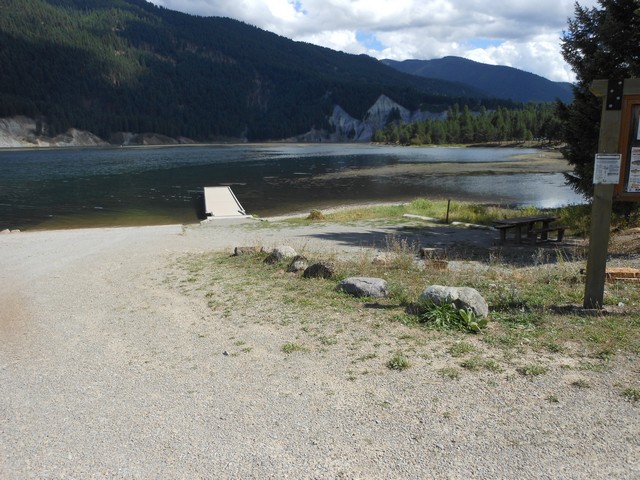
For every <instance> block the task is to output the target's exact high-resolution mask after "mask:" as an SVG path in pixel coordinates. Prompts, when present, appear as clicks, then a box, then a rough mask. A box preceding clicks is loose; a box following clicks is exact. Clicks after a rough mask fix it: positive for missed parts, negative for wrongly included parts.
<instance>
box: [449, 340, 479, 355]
mask: <svg viewBox="0 0 640 480" xmlns="http://www.w3.org/2000/svg"><path fill="white" fill-rule="evenodd" d="M475 350H476V347H475V346H474V345H472V344H470V343H467V342H458V343H455V344H453V345H451V346H450V347H449V348H448V349H447V352H449V355H451V356H452V357H462V356H464V355H466V354H467V353H471V352H475Z"/></svg>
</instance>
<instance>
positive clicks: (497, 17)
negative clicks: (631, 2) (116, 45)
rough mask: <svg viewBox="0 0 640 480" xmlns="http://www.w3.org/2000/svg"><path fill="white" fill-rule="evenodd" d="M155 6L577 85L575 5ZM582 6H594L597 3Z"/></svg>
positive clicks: (285, 2)
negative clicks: (567, 42) (566, 53)
mask: <svg viewBox="0 0 640 480" xmlns="http://www.w3.org/2000/svg"><path fill="white" fill-rule="evenodd" d="M151 1H152V3H155V4H157V5H162V6H164V7H166V8H169V9H172V10H179V11H182V12H187V13H192V14H197V15H204V16H223V17H231V18H235V19H237V20H242V21H244V22H246V23H249V24H251V25H255V26H257V27H260V28H263V29H265V30H269V31H272V32H274V33H277V34H279V35H284V36H286V37H289V38H292V39H294V40H299V41H305V42H310V43H314V44H317V45H322V46H325V47H329V48H332V49H335V50H341V51H344V52H348V53H358V54H359V53H367V54H369V55H371V56H374V57H376V58H392V59H395V60H405V59H408V58H416V59H431V58H441V57H443V56H447V55H457V56H463V57H466V58H469V59H471V60H476V61H480V62H484V63H491V64H497V65H507V66H511V67H516V68H519V69H521V70H526V71H529V72H533V73H536V74H538V75H542V76H544V77H547V78H550V79H552V80H561V81H572V80H573V79H574V76H573V73H572V72H571V69H570V67H569V66H568V65H567V64H566V63H565V62H564V60H563V58H562V55H561V54H560V37H561V35H562V32H563V30H565V29H566V26H567V19H568V18H569V17H571V16H572V15H573V12H574V0H537V1H533V2H532V1H531V0H510V1H508V2H501V3H496V2H487V1H486V0H151ZM579 3H580V4H581V5H582V6H585V7H592V6H596V5H597V0H580V2H579ZM363 33H366V35H363ZM372 47H374V48H372Z"/></svg>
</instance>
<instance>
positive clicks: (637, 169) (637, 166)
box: [627, 147, 640, 192]
mask: <svg viewBox="0 0 640 480" xmlns="http://www.w3.org/2000/svg"><path fill="white" fill-rule="evenodd" d="M627 192H640V147H633V148H631V158H630V159H629V178H628V179H627Z"/></svg>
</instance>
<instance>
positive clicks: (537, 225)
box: [493, 215, 566, 244]
mask: <svg viewBox="0 0 640 480" xmlns="http://www.w3.org/2000/svg"><path fill="white" fill-rule="evenodd" d="M557 219H558V217H557V216H555V215H530V216H527V217H513V218H501V219H498V220H494V221H493V223H494V226H495V228H497V229H498V230H499V231H500V242H501V243H505V242H506V241H507V231H513V233H514V239H515V241H516V243H522V239H523V237H524V238H525V239H527V240H532V242H533V243H534V244H535V243H536V241H537V239H538V235H539V236H540V241H543V242H546V241H547V240H548V239H549V237H548V234H549V232H552V231H557V232H558V238H557V241H562V238H563V236H564V230H565V228H566V227H565V226H564V225H556V226H552V225H551V224H552V223H553V222H554V221H556V220H557Z"/></svg>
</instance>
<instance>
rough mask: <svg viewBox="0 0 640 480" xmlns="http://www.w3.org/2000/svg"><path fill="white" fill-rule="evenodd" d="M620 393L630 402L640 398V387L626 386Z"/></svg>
mask: <svg viewBox="0 0 640 480" xmlns="http://www.w3.org/2000/svg"><path fill="white" fill-rule="evenodd" d="M620 394H621V395H622V396H623V397H624V398H626V399H627V400H629V401H630V402H637V401H638V400H640V388H632V387H629V388H625V389H624V390H623V391H622V392H621V393H620Z"/></svg>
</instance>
